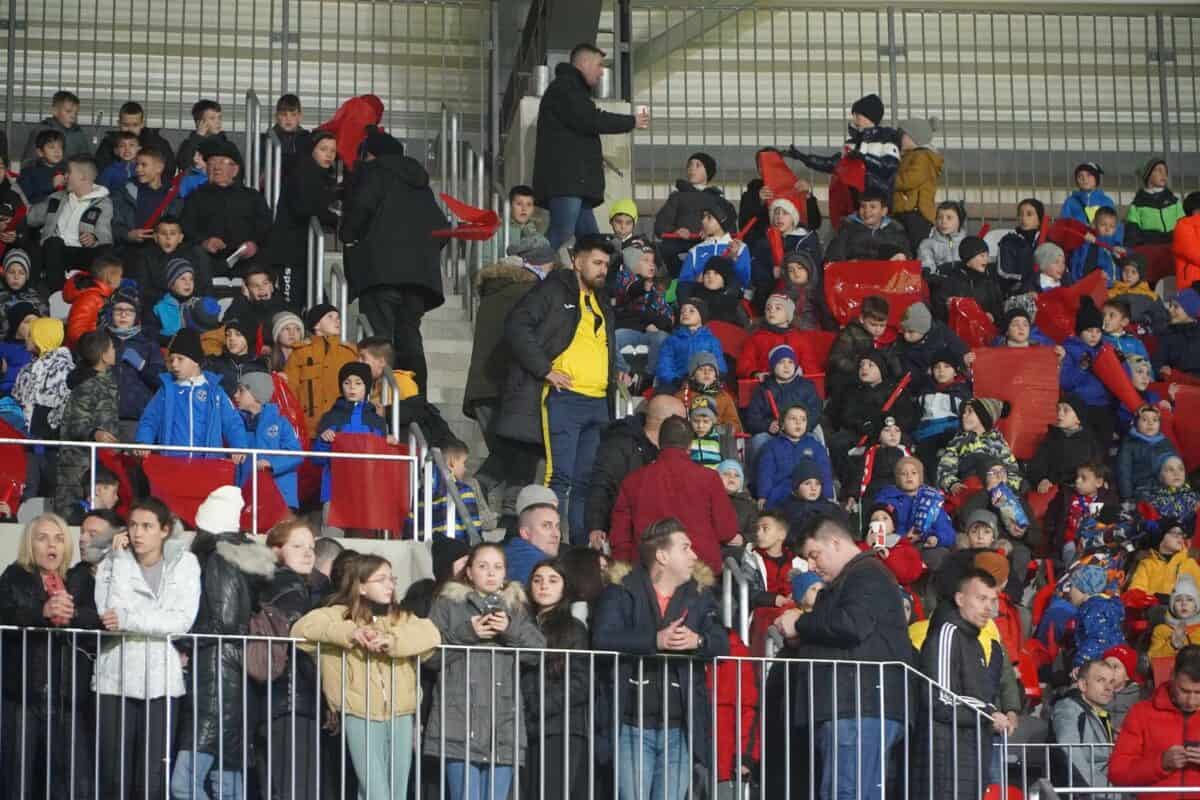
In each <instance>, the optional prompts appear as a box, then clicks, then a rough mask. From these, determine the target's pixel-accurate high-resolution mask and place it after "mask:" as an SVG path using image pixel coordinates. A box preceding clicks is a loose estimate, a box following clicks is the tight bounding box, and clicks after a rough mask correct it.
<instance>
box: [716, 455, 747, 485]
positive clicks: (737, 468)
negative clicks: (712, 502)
mask: <svg viewBox="0 0 1200 800" xmlns="http://www.w3.org/2000/svg"><path fill="white" fill-rule="evenodd" d="M726 471H728V472H736V473H737V476H738V477H739V478H741V480H742V483H743V484H745V483H746V470H744V469H742V462H740V461H738V460H737V459H736V458H727V459H725V460H724V461H722V462H721V463H720V464H717V474H718V475H720V474H721V473H722V472H726Z"/></svg>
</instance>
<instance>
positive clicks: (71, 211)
mask: <svg viewBox="0 0 1200 800" xmlns="http://www.w3.org/2000/svg"><path fill="white" fill-rule="evenodd" d="M105 197H108V189H106V188H104V187H103V186H95V187H93V188H92V190H91V191H90V192H88V193H87V194H85V195H84V196H83V197H76V196H75V195H74V194H73V193H71V192H67V193H66V198H65V199H64V201H63V206H62V208H61V209H60V210H59V212H58V220H57V223H58V224H57V226H56V228H55V229H56V230H57V232H58V236H60V237H61V238H62V240H63V244H65V245H66V246H67V247H81V246H82V245H81V244H80V242H79V224H80V223H81V222H82V221H83V214H84V212H86V211H87V210H88V209H89V208H91V207H92V206H93V205H94V201H96V200H101V199H103V198H105ZM97 238H99V237H97Z"/></svg>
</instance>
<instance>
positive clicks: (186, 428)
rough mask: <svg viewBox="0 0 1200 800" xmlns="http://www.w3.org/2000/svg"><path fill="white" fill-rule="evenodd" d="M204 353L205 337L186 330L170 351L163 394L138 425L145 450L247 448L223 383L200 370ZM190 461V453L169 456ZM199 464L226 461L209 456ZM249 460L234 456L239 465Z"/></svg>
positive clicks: (138, 437)
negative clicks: (152, 447)
mask: <svg viewBox="0 0 1200 800" xmlns="http://www.w3.org/2000/svg"><path fill="white" fill-rule="evenodd" d="M202 361H204V348H203V347H201V345H200V334H198V333H196V332H195V331H193V330H188V329H186V328H185V329H184V330H181V331H180V332H179V333H178V334H176V335H175V338H173V339H172V340H171V344H170V347H169V348H168V362H167V369H168V370H169V371H168V372H167V373H165V374H163V375H161V376H160V377H159V380H160V381H161V382H162V388H160V389H159V390H158V392H156V393H155V395H154V397H152V398H151V399H150V404H149V405H147V406H146V410H145V411H143V412H142V416H141V419H140V420H139V421H138V427H137V435H136V436H135V439H136V441H137V442H138V443H140V444H162V445H176V446H185V445H186V446H188V447H231V448H244V447H246V446H247V442H246V426H245V424H244V423H243V422H242V417H241V415H239V414H238V413H237V411H236V410H235V409H234V407H233V403H231V402H230V400H229V395H227V394H225V390H224V389H222V388H221V379H220V378H218V377H217V376H216V375H213V374H211V373H208V372H204V371H203V370H202V369H200V363H201V362H202ZM168 455H173V456H189V455H190V454H189V453H183V452H180V453H169V454H168ZM194 457H196V458H221V457H222V456H220V455H219V454H215V453H204V454H200V455H196V456H194ZM245 458H246V456H245V454H242V453H239V454H238V455H235V456H233V463H234V464H241V463H242V461H244V460H245Z"/></svg>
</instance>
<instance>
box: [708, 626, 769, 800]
mask: <svg viewBox="0 0 1200 800" xmlns="http://www.w3.org/2000/svg"><path fill="white" fill-rule="evenodd" d="M749 655H750V650H749V649H747V647H746V645H745V644H744V643H743V642H742V640H741V639H740V638H738V635H737V634H736V633H734V632H733V631H730V632H729V658H722V659H719V660H717V661H716V662H714V663H713V664H710V665H709V667H708V670H707V679H708V691H709V692H711V693H713V694H715V695H716V698H717V720H716V722H717V732H716V735H717V782H718V786H717V794H718V796H726V797H734V796H738V794H739V793H736V792H737V786H736V782H737V780H738V778H737V776H738V774H739V773H740V775H741V781H742V785H743V786H745V785H746V784H748V783H749V781H750V777H751V775H753V774H754V765H755V764H756V763H757V762H758V759H759V754H760V753H761V752H762V742H761V741H760V740H759V737H758V727H759V723H758V681H757V679H756V677H755V669H754V666H755V662H753V661H743V660H742V659H744V658H746V657H747V656H749ZM714 684H715V685H714ZM731 783H733V784H735V785H734V786H728V785H727V786H720V784H731Z"/></svg>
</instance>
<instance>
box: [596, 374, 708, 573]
mask: <svg viewBox="0 0 1200 800" xmlns="http://www.w3.org/2000/svg"><path fill="white" fill-rule="evenodd" d="M686 416H687V409H685V408H684V407H683V402H682V401H681V400H680V399H679V398H678V397H675V396H674V395H671V394H659V395H655V396H654V397H652V398H651V399H650V402H649V403H647V404H646V411H645V413H641V412H639V413H638V414H636V415H634V416H632V417H627V418H625V419H622V420H618V421H616V422H614V423H613V424H612V425H609V426H608V429H607V430H606V431H605V432H604V436H603V437H602V438H601V439H600V447H599V449H598V450H597V451H596V466H595V467H593V468H592V483H591V487H590V489H589V490H588V498H587V505H586V506H585V507H584V510H583V517H584V524H585V525H586V526H587V529H588V544H589V545H591V546H592V547H593V548H595V549H597V550H599V549H602V547H603V544H604V543H605V542H607V541H608V525H609V522H610V521H611V520H612V511H613V506H615V505H616V504H617V494H618V493H619V492H620V491H621V481H623V480H625V478H626V477H628V476H629V474H630V473H631V472H633V471H634V470H636V469H641V468H642V467H644V466H646V465H647V464H649V463H650V462H651V461H653V460H654V459H656V458H658V430H659V428H661V427H662V424H663V422H664V421H665V420H667V419H669V418H671V417H686Z"/></svg>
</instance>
